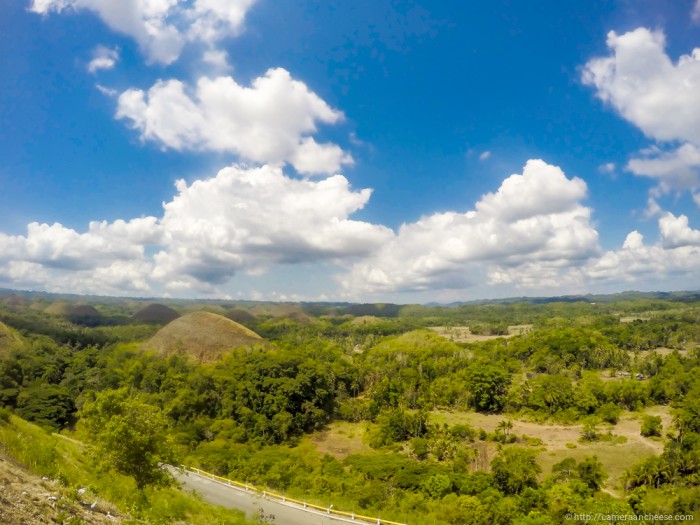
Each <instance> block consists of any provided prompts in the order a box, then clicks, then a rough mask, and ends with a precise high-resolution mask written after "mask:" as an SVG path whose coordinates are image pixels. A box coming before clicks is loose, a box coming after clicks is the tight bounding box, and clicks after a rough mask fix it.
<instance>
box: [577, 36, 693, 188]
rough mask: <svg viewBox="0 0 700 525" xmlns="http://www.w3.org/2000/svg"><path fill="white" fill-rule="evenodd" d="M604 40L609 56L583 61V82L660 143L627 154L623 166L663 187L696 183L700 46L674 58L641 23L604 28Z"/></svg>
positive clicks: (663, 38)
mask: <svg viewBox="0 0 700 525" xmlns="http://www.w3.org/2000/svg"><path fill="white" fill-rule="evenodd" d="M607 45H608V48H609V49H610V56H607V57H601V58H595V59H593V60H590V61H589V62H588V63H587V64H586V65H585V67H584V70H583V81H584V83H586V84H589V85H591V86H593V87H594V88H595V89H596V93H597V95H598V97H600V98H601V99H602V100H603V101H604V102H606V103H608V104H610V105H611V106H612V107H613V108H614V109H615V110H616V111H618V112H619V113H620V115H621V116H622V117H623V118H625V119H626V120H628V121H629V122H631V123H632V124H634V125H635V126H637V127H638V128H639V129H640V130H642V131H643V132H644V134H645V135H647V136H648V137H650V138H651V139H654V140H655V141H657V142H658V143H660V144H663V145H664V147H663V148H661V147H659V148H656V150H655V151H653V150H652V151H647V152H646V153H647V154H646V155H644V154H643V155H642V156H641V157H639V158H634V159H632V160H631V161H630V162H629V164H628V165H627V168H628V169H629V170H630V171H632V172H633V173H635V174H637V175H642V176H646V177H652V178H654V179H657V180H658V181H659V183H660V186H661V188H662V190H664V191H670V190H687V189H694V188H698V187H700V172H699V170H698V167H699V164H700V160H699V157H700V153H699V151H698V148H699V147H700V113H699V112H700V48H696V49H693V50H692V51H691V53H690V54H688V55H683V56H681V57H680V58H679V59H678V60H677V61H675V62H674V61H673V60H672V59H671V58H670V57H669V56H668V54H667V53H666V50H665V46H666V41H665V37H664V34H663V33H662V32H660V31H650V30H648V29H645V28H638V29H635V30H634V31H630V32H628V33H625V34H622V35H618V34H617V33H615V32H614V31H613V32H610V33H609V34H608V39H607ZM679 142H680V143H681V145H680V146H677V145H676V144H677V143H679ZM664 143H665V144H664Z"/></svg>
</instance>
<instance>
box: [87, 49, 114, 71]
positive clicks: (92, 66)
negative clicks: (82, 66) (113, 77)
mask: <svg viewBox="0 0 700 525" xmlns="http://www.w3.org/2000/svg"><path fill="white" fill-rule="evenodd" d="M118 60H119V51H118V50H116V49H110V48H108V47H105V46H97V47H96V48H95V50H94V51H93V52H92V60H90V62H89V63H88V66H87V69H88V71H89V72H90V73H93V74H95V73H97V72H98V71H99V70H101V69H112V68H113V67H114V66H115V65H116V63H117V61H118Z"/></svg>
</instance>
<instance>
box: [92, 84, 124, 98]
mask: <svg viewBox="0 0 700 525" xmlns="http://www.w3.org/2000/svg"><path fill="white" fill-rule="evenodd" d="M95 87H96V88H97V91H99V92H100V93H102V94H103V95H106V96H108V97H116V96H117V95H118V94H119V92H118V91H117V90H116V89H112V88H108V87H107V86H103V85H102V84H95Z"/></svg>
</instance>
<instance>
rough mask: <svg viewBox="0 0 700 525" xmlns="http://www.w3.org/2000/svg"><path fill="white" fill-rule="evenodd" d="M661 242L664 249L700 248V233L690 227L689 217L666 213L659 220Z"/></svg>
mask: <svg viewBox="0 0 700 525" xmlns="http://www.w3.org/2000/svg"><path fill="white" fill-rule="evenodd" d="M659 230H660V232H661V242H662V244H663V246H664V248H679V247H681V246H700V231H698V230H694V229H692V228H691V227H690V226H689V225H688V217H687V216H685V215H681V216H679V217H676V216H675V215H673V214H672V213H666V214H665V215H664V216H663V217H661V218H660V219H659Z"/></svg>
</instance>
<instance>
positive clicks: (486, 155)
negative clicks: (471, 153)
mask: <svg viewBox="0 0 700 525" xmlns="http://www.w3.org/2000/svg"><path fill="white" fill-rule="evenodd" d="M490 156H491V152H490V151H484V152H482V153H481V154H480V155H479V160H480V161H485V160H488V159H489V157H490Z"/></svg>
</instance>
